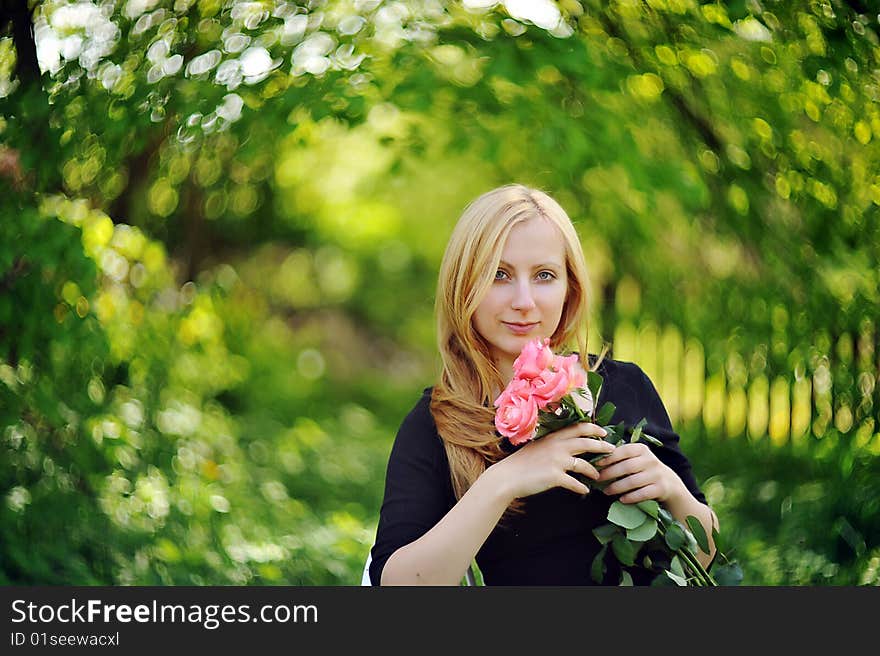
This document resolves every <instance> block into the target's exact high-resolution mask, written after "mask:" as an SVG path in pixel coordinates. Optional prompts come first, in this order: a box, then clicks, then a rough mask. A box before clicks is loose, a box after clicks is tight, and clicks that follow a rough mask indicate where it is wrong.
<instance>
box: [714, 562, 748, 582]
mask: <svg viewBox="0 0 880 656" xmlns="http://www.w3.org/2000/svg"><path fill="white" fill-rule="evenodd" d="M712 578H714V579H715V582H716V583H717V584H718V585H739V584H740V583H741V582H742V580H743V571H742V568H741V567H740V566H739V564H738V563H729V564H726V565H718V566H716V567H713V568H712Z"/></svg>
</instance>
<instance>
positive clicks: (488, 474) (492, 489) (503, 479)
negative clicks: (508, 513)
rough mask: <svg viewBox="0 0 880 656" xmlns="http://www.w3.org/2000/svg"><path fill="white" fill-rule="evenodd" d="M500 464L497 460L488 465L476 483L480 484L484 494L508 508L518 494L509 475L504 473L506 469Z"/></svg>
mask: <svg viewBox="0 0 880 656" xmlns="http://www.w3.org/2000/svg"><path fill="white" fill-rule="evenodd" d="M502 462H503V461H502ZM499 465H500V463H498V462H496V463H495V464H493V465H490V466H489V467H487V468H486V470H485V471H484V472H483V473H482V474H480V476H479V477H478V478H477V480H476V483H475V485H480V487H481V488H482V489H483V490H484V494H486V495H487V496H489V498H491V499H492V500H493V502H495V503H498V504H500V505H503V506H504V508H505V509H506V508H507V506H509V505H510V504H511V503H513V501H514V499H516V494H515V492H514V491H513V489H512V486H511V485H510V481H509V479H508V477H507V476H505V475H504V469H503V468H501V467H499Z"/></svg>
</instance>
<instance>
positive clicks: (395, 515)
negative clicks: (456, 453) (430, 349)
mask: <svg viewBox="0 0 880 656" xmlns="http://www.w3.org/2000/svg"><path fill="white" fill-rule="evenodd" d="M454 498H455V497H454V495H453V492H452V482H451V480H450V477H449V463H448V460H447V458H446V450H445V449H444V448H443V443H442V441H441V438H440V436H439V434H438V433H437V429H436V425H435V424H434V419H433V416H432V415H431V410H430V394H429V393H428V392H427V391H426V392H425V394H424V395H423V396H422V398H421V400H420V401H419V403H418V404H417V405H416V406H415V407H414V408H413V409H412V410H411V411H410V413H409V414H408V415H407V416H406V418H405V419H404V420H403V423H402V424H401V426H400V429H399V430H398V432H397V437H396V438H395V440H394V445H393V446H392V447H391V455H390V456H389V459H388V467H387V470H386V473H385V497H384V500H383V501H382V508H381V510H380V511H379V525H378V528H377V530H376V542H375V544H374V545H373V549H372V551H371V552H370V556H371V562H370V582H371V583H372V584H373V585H379V582H380V581H381V578H382V570H383V568H384V567H385V563H386V562H387V561H388V558H390V557H391V554H393V553H394V552H395V551H397V550H398V549H399V548H401V547H403V546H406V545H407V544H410V543H411V542H414V541H415V540H417V539H419V538H420V537H421V536H423V535H424V534H425V533H427V532H428V531H429V530H430V529H431V528H432V527H433V526H434V525H435V524H436V523H437V522H439V521H440V519H442V518H443V516H444V515H445V514H446V513H447V512H448V511H449V509H450V508H451V507H452V505H453V504H454Z"/></svg>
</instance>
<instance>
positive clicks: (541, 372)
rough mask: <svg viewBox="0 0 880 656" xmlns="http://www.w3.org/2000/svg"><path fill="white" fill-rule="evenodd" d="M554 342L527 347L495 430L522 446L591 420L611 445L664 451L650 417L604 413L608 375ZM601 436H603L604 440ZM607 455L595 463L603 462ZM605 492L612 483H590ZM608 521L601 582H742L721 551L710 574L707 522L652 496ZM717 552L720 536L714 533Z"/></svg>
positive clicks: (596, 570)
mask: <svg viewBox="0 0 880 656" xmlns="http://www.w3.org/2000/svg"><path fill="white" fill-rule="evenodd" d="M549 342H550V340H549V339H547V338H544V339H543V340H540V339H536V340H533V341H530V342H529V343H527V344H526V345H525V346H524V347H523V350H522V352H521V353H520V355H519V357H518V358H517V359H516V360H515V361H514V365H513V366H514V376H513V379H512V380H511V381H510V383H509V384H508V385H507V387H506V388H505V390H504V391H503V392H502V393H501V395H500V396H499V397H498V398H497V399H496V400H495V403H494V405H495V407H496V408H497V410H496V413H495V428H496V429H497V431H498V433H499V434H500V435H502V436H503V437H506V438H507V439H508V440H509V442H510V443H511V444H512V445H514V446H519V445H522V444H525V443H526V442H529V441H530V440H536V439H539V438H541V437H543V436H544V435H546V434H547V433H551V432H553V431H556V430H559V429H560V428H563V427H565V426H568V425H569V424H572V423H575V422H579V421H589V422H592V423H595V424H597V425H599V426H601V427H602V428H604V429H605V431H606V432H607V435H606V436H605V438H604V439H605V440H606V441H608V442H611V443H612V444H614V445H615V446H617V445H619V444H623V443H627V442H638V441H643V442H645V443H647V444H648V445H650V446H655V447H656V446H662V443H661V442H660V441H659V440H657V439H656V438H654V437H652V436H650V435H648V434H647V433H645V432H644V428H645V426H646V424H647V422H646V420H645V419H642V420H641V421H640V422H639V423H638V424H636V425H635V426H633V427H629V426H626V425H625V424H624V423H623V422H621V423H618V424H617V425H611V424H610V423H609V422H610V421H611V417H612V416H613V415H614V411H615V410H616V407H615V405H614V404H613V403H610V402H606V403H604V404H603V405H602V407H601V408H597V400H598V398H599V391H600V389H601V387H602V382H603V380H602V377H601V376H600V375H599V374H598V373H596V372H594V371H590V372H587V374H586V375H585V374H584V372H583V371H582V370H581V369H580V368H579V367H578V366H577V361H578V356H577V354H571V355H565V356H564V355H556V354H554V353H553V351H552V350H551V349H550V347H549V346H548V344H549ZM597 439H598V438H597ZM602 457H604V454H596V455H594V456H592V457H591V458H590V459H589V460H590V462H592V463H593V464H595V461H596V460H599V459H601V458H602ZM584 482H587V483H588V484H589V485H591V486H592V487H598V488H600V489H601V488H602V487H604V486H605V485H607V483H604V482H602V483H600V482H597V481H592V480H589V481H584ZM607 518H608V523H606V524H603V525H601V526H598V527H596V528H595V529H594V530H593V535H594V536H595V537H596V539H597V540H598V541H599V543H600V544H601V545H602V546H601V549H600V550H599V553H598V554H597V555H596V557H595V558H594V560H593V563H592V568H591V574H592V577H593V579H594V580H595V581H596V582H597V583H602V582H604V581H606V580H608V578H611V579H612V580H616V581H617V582H618V583H619V585H632V584H633V577H632V575H633V574H634V573H636V572H637V571H638V572H639V573H645V572H647V573H648V574H650V575H651V576H652V585H681V586H685V585H692V586H716V585H736V584H738V583H739V581H740V580H741V579H742V571H741V569H740V567H739V565H738V564H736V563H734V562H731V561H729V560H728V559H727V557H726V556H724V555H723V554H722V553H721V552H720V550H719V551H718V552H717V556H716V560H717V559H718V558H721V559H722V561H723V563H722V564H720V565H718V566H717V567H715V576H714V577H713V576H712V575H710V574H709V573H708V571H707V570H706V568H704V567H703V566H702V565H701V564H700V562H699V561H698V560H697V557H696V555H695V554H696V550H697V549H700V550H702V551H703V552H704V553H707V554H708V553H709V541H708V538H707V536H706V531H705V529H704V528H703V525H702V524H701V523H700V521H699V520H698V519H697V518H696V517H693V516H689V517H687V520H686V525H685V524H682V523H681V522H679V521H678V520H676V519H675V518H674V517H673V516H672V514H671V513H669V511H667V510H666V509H665V508H663V507H662V506H661V505H660V504H659V503H657V501H655V500H653V499H651V500H647V501H642V502H639V503H635V504H625V503H623V502H621V501H619V500H616V501H614V502H613V503H612V504H611V507H610V509H609V511H608V517H607ZM712 536H713V539H714V541H715V545H716V548H718V544H719V535H718V532H717V531H716V530H715V529H714V528H713V531H712Z"/></svg>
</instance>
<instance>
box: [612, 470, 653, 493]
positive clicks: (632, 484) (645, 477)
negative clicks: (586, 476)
mask: <svg viewBox="0 0 880 656" xmlns="http://www.w3.org/2000/svg"><path fill="white" fill-rule="evenodd" d="M602 473H603V474H604V473H605V472H604V471H603V472H602ZM601 480H607V479H606V478H605V477H604V476H602V478H601ZM653 483H654V480H653V478H652V477H651V476H650V474H648V473H646V472H643V471H640V472H638V473H635V474H631V475H630V476H624V477H623V478H618V479H617V480H616V481H614V482H613V483H611V484H610V485H606V486H605V487H604V488H603V489H602V491H603V492H604V493H605V494H624V493H626V492H630V491H632V490H636V489H638V488H643V487H647V486H648V485H650V484H653Z"/></svg>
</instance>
